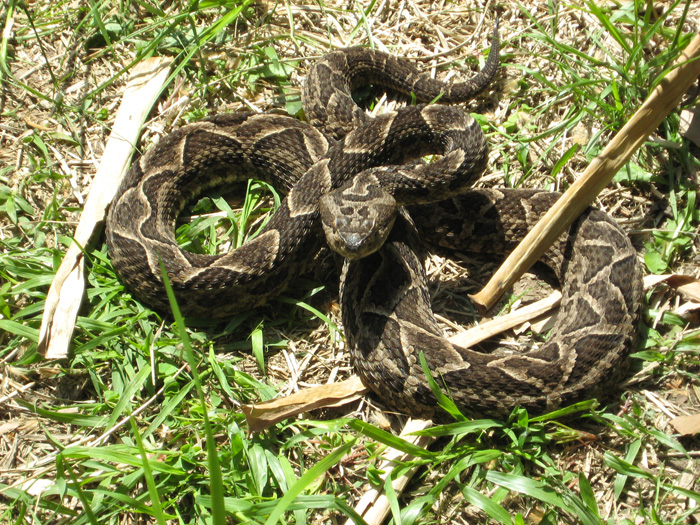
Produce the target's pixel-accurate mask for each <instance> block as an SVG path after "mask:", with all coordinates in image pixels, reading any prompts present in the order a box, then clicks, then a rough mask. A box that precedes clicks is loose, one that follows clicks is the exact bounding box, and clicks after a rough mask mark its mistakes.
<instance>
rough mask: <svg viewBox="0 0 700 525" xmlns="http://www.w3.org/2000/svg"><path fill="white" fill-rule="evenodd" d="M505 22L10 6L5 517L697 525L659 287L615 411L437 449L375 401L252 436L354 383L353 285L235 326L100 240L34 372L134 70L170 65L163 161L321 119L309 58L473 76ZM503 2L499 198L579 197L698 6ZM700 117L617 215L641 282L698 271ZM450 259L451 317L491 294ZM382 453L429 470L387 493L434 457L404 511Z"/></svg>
mask: <svg viewBox="0 0 700 525" xmlns="http://www.w3.org/2000/svg"><path fill="white" fill-rule="evenodd" d="M483 4H484V3H481V2H476V3H475V2H469V3H467V2H462V1H459V2H454V3H445V4H435V3H431V2H423V1H421V0H419V1H417V2H412V3H410V4H401V5H400V6H399V8H396V7H395V6H394V5H393V4H389V3H385V2H371V3H368V4H367V5H360V4H359V3H357V2H355V3H350V4H348V3H343V2H328V3H317V4H309V5H306V6H296V5H292V4H289V3H286V4H285V3H280V4H274V3H268V4H265V3H259V4H255V5H254V4H253V3H252V2H244V3H240V2H232V1H225V0H224V1H216V2H206V1H202V2H198V3H195V2H193V3H185V2H177V1H176V2H172V3H168V4H165V5H162V4H161V3H159V2H151V1H150V0H145V1H142V2H138V3H136V2H119V3H116V4H115V3H112V2H104V1H102V2H101V1H95V2H90V3H77V2H71V1H68V0H63V1H59V2H52V3H49V2H43V3H42V2H35V3H34V4H31V5H30V4H26V3H21V2H17V1H16V0H8V2H6V4H5V5H4V6H3V7H2V10H1V11H0V23H2V25H3V30H4V31H3V33H2V37H1V40H0V77H1V79H2V88H0V114H1V116H2V119H1V122H0V144H1V147H0V377H1V378H2V382H1V383H0V384H1V385H2V386H1V388H0V416H1V417H2V421H1V422H0V451H1V453H0V523H47V524H48V523H101V524H103V523H125V522H135V523H152V522H154V523H224V522H237V521H241V522H254V523H277V522H278V521H284V522H286V523H290V522H294V523H305V522H310V523H335V522H336V521H340V520H342V516H350V517H354V518H355V519H356V520H358V522H360V521H359V517H358V516H356V515H354V514H353V512H354V511H353V510H352V508H353V506H354V504H355V503H356V501H357V500H358V499H359V497H360V496H361V494H362V493H363V492H364V491H365V490H366V487H367V482H368V480H369V481H374V482H376V483H378V484H380V485H382V484H384V485H385V487H386V488H387V494H388V496H389V499H390V504H391V509H392V518H391V519H392V520H393V522H394V523H397V524H398V523H403V524H407V523H433V522H435V523H508V524H511V523H516V524H519V523H543V524H547V523H551V524H554V523H586V524H588V523H591V524H597V523H623V524H632V523H640V522H643V523H664V524H666V523H689V522H692V520H696V521H697V519H698V517H697V512H696V510H695V508H696V506H697V504H698V503H700V488H699V487H698V486H697V484H696V479H697V477H698V475H699V474H700V464H699V462H698V458H699V457H700V452H699V449H698V444H699V443H698V439H697V436H680V435H678V434H677V433H676V431H675V430H674V428H673V426H672V425H671V424H670V420H671V419H672V418H673V417H674V416H678V415H683V414H692V413H697V412H698V404H700V399H699V398H700V396H699V395H698V392H699V388H700V381H699V378H698V371H699V370H700V357H699V355H700V330H699V329H698V327H697V309H696V308H694V307H693V305H692V304H690V303H688V301H687V300H686V299H685V298H684V297H683V296H681V295H677V294H675V293H674V292H673V290H671V289H669V288H665V287H663V286H661V287H657V288H654V289H651V290H649V292H648V297H647V299H648V305H649V308H648V311H647V313H646V316H645V328H644V333H643V335H642V338H641V339H642V340H641V343H640V347H639V349H638V352H637V353H636V354H635V356H634V359H633V367H634V370H635V372H636V373H635V374H634V375H633V376H632V378H631V379H630V380H629V381H628V382H627V384H625V385H624V386H623V387H622V388H621V389H620V392H619V395H618V402H617V403H612V404H611V405H609V406H599V405H597V404H596V403H590V402H584V403H581V404H580V405H577V406H575V407H572V408H571V409H569V410H566V411H564V412H558V413H554V414H548V415H544V416H540V417H531V416H529V415H528V414H527V413H526V412H524V411H522V410H514V412H513V413H512V414H511V416H510V417H509V418H508V419H507V420H505V421H497V420H490V419H489V420H469V419H462V418H458V419H457V420H456V421H455V422H454V423H451V424H447V425H442V426H436V427H432V428H430V429H428V430H426V431H424V432H425V433H426V434H428V435H430V436H432V437H434V438H435V439H436V440H435V441H434V443H433V445H432V446H431V447H429V449H428V450H424V449H421V448H417V447H415V446H413V445H411V444H410V443H408V442H407V441H404V440H403V439H401V438H400V437H398V436H397V435H396V434H397V433H398V431H399V430H400V429H401V426H402V423H403V421H405V418H404V417H403V416H401V415H394V414H389V415H388V418H389V419H387V420H386V421H384V422H382V421H381V419H378V418H379V416H378V412H379V408H381V407H380V406H378V405H375V403H376V401H375V400H372V399H368V400H365V401H363V402H362V403H360V404H355V405H353V406H351V407H350V408H346V409H345V410H343V411H333V410H327V411H324V412H316V413H312V414H310V415H307V416H305V417H300V418H294V419H290V420H288V421H286V422H283V423H280V424H278V425H276V426H275V427H273V428H272V429H270V430H268V431H265V432H262V433H261V434H259V435H256V436H249V435H248V434H247V432H246V425H245V420H244V418H243V416H242V413H241V411H240V405H241V404H245V403H249V402H253V401H258V400H264V399H270V398H273V397H275V396H277V395H284V394H286V393H289V392H291V391H294V390H295V389H297V388H303V387H304V386H307V385H309V384H318V383H324V382H327V381H329V380H332V379H334V378H343V377H345V376H347V375H348V374H349V373H351V366H350V363H349V362H348V359H347V355H346V352H345V349H344V344H343V341H342V338H340V337H338V332H337V327H338V326H339V316H338V311H337V305H335V304H334V303H333V302H332V301H329V299H328V297H329V296H330V297H332V293H330V292H328V291H326V290H324V289H323V287H322V286H321V285H320V284H319V283H318V282H315V281H313V280H311V279H304V280H300V281H299V282H297V283H295V284H294V285H293V286H292V287H291V288H290V289H289V290H288V291H287V292H285V295H284V296H283V297H280V298H278V299H276V300H274V301H272V302H271V303H270V304H269V305H266V306H265V307H262V308H260V309H257V310H255V311H251V312H246V313H244V314H240V315H238V316H235V317H233V318H231V319H227V320H226V321H225V322H223V323H216V322H213V321H211V320H207V319H195V320H187V322H186V323H185V322H183V321H182V320H179V319H177V317H176V321H175V322H173V321H172V320H171V318H170V317H166V316H164V315H163V313H162V312H154V311H151V310H150V309H148V308H147V307H146V306H144V305H142V304H140V303H139V302H138V301H136V300H135V299H134V298H132V296H131V295H130V294H129V293H128V292H127V291H125V290H124V288H123V286H122V284H121V283H120V282H119V280H118V279H117V278H116V275H115V273H114V270H113V268H112V266H111V263H110V260H109V257H108V254H107V251H106V248H105V246H104V244H103V242H102V240H99V241H98V242H96V243H95V244H94V245H93V246H87V247H85V250H86V255H87V260H88V267H87V272H86V275H87V280H88V290H87V295H86V298H85V302H84V306H83V308H82V310H81V314H80V317H79V318H78V324H77V329H76V331H75V334H74V336H73V341H72V347H71V350H72V352H71V356H70V358H69V359H67V360H65V361H62V362H46V361H43V360H41V358H40V356H39V355H38V354H37V339H38V331H39V326H40V322H41V316H42V312H43V306H44V300H45V297H46V292H47V290H48V286H49V285H50V283H51V280H52V278H53V275H54V273H55V271H56V269H57V267H58V265H59V264H60V261H61V257H62V254H63V253H64V252H65V250H66V248H67V246H68V245H69V244H70V242H71V235H72V232H73V230H74V228H75V224H76V221H77V218H78V217H79V214H80V211H81V208H82V203H83V199H84V196H85V195H86V192H87V188H88V186H89V182H90V180H91V177H92V175H93V174H94V171H95V168H96V163H97V162H99V158H100V154H101V151H102V148H103V146H104V140H105V137H106V136H107V134H108V131H109V126H110V124H111V123H112V121H113V118H114V113H115V111H116V107H117V103H118V101H119V97H120V95H121V91H122V89H123V86H124V82H125V78H126V76H127V73H128V71H129V68H131V67H132V66H133V65H134V64H135V63H137V62H139V61H140V60H143V59H144V58H145V57H147V56H150V55H154V54H157V55H162V54H166V55H169V56H172V57H173V58H174V59H175V62H174V63H175V66H174V69H173V77H172V82H170V84H169V85H168V87H167V88H166V90H165V92H164V94H163V98H162V100H163V102H162V103H161V106H160V107H159V109H158V111H156V112H154V116H153V118H152V120H150V121H149V122H148V123H147V126H146V129H145V132H144V136H143V138H142V143H141V144H140V146H139V147H140V149H142V150H143V149H147V148H148V147H149V146H150V145H151V144H152V143H153V142H155V141H156V140H157V138H158V137H159V136H160V135H161V134H162V133H163V132H164V131H168V130H170V129H172V128H173V127H176V126H179V125H182V124H183V123H185V122H190V121H194V120H198V119H200V118H203V117H204V116H206V115H210V114H215V113H218V112H223V111H235V110H241V109H246V110H250V109H254V110H261V111H270V110H273V109H276V110H278V111H279V110H280V109H281V110H282V111H284V112H286V113H288V114H290V115H299V114H300V110H301V106H300V101H299V86H300V84H301V80H302V79H303V77H304V75H305V71H306V68H308V65H309V63H310V60H311V59H312V58H313V57H316V56H318V55H320V54H322V53H324V52H326V51H328V50H329V49H330V48H332V47H341V46H343V45H351V44H362V45H373V46H374V47H377V48H383V47H386V48H388V49H390V50H392V51H394V52H396V53H397V54H402V55H407V56H413V57H424V56H431V55H435V54H438V53H439V52H441V51H444V50H451V49H452V48H454V47H455V46H456V45H457V44H459V43H462V42H464V43H465V46H464V47H463V48H460V49H458V50H455V51H450V52H447V53H445V54H444V55H443V54H441V55H440V56H439V57H438V58H437V59H435V60H431V61H428V62H426V63H425V64H424V65H425V67H429V66H432V65H433V64H435V63H438V65H440V69H441V70H442V69H448V70H449V74H452V73H454V74H455V76H459V75H466V74H468V73H464V70H465V69H470V68H474V67H476V66H478V63H479V62H481V61H483V59H484V57H485V51H484V50H485V48H486V42H487V35H488V34H489V33H490V28H491V24H492V23H493V17H494V13H493V12H491V11H486V12H485V11H484V9H483ZM489 5H490V6H491V4H490V3H489ZM348 6H350V7H348ZM496 7H497V10H498V12H499V16H500V19H501V34H502V37H503V39H504V42H505V43H504V51H503V64H504V67H503V70H502V72H501V76H500V78H499V80H498V82H497V83H496V85H494V87H493V90H492V94H491V95H486V96H484V97H482V98H481V99H480V100H479V101H477V102H476V103H475V104H473V105H472V108H471V109H473V110H475V111H477V112H478V113H480V114H481V116H479V118H480V122H481V123H482V126H483V127H484V129H485V131H486V132H487V133H488V135H489V141H490V143H491V145H492V151H491V161H490V167H489V171H488V173H487V175H486V176H485V177H484V178H483V181H482V184H484V185H508V186H528V187H540V188H546V189H565V188H566V187H567V186H568V185H569V184H570V182H571V181H572V180H574V178H575V177H576V174H577V173H580V172H581V171H582V170H583V168H584V167H585V166H586V165H587V163H588V162H589V161H590V160H591V159H592V158H593V157H594V156H595V155H596V154H597V152H599V151H600V150H601V149H602V147H603V146H604V144H605V143H606V142H607V140H608V139H609V138H610V136H611V135H612V134H613V133H614V131H615V130H617V129H619V127H620V126H621V125H622V123H624V122H625V121H626V119H627V118H629V116H630V115H631V113H632V112H634V110H635V109H636V108H637V107H638V106H639V104H640V103H641V102H642V101H643V100H644V98H645V96H646V94H647V93H648V92H649V90H650V89H651V88H652V87H653V86H654V85H655V83H656V82H657V81H658V79H659V78H660V76H661V75H663V73H664V71H666V70H667V68H668V66H669V64H670V62H671V61H672V60H673V59H674V58H675V57H676V56H677V55H678V52H679V49H681V48H682V47H683V46H685V45H686V44H687V42H688V41H689V39H690V38H691V37H692V36H693V34H694V33H696V32H697V30H698V28H697V26H696V25H695V24H697V20H698V19H699V16H698V15H700V13H699V12H698V8H697V7H696V6H695V5H694V3H693V2H690V1H680V0H678V1H674V2H667V3H664V4H654V3H651V2H644V3H642V2H638V1H637V2H627V3H609V4H606V6H605V7H600V3H595V2H584V1H576V2H572V3H570V4H566V5H563V4H559V3H555V2H549V3H546V4H544V3H541V2H540V3H536V2H529V1H524V2H520V3H518V2H501V3H499V4H497V6H496ZM273 8H275V9H274V10H273ZM479 53H480V54H479ZM475 57H476V58H475ZM692 103H693V99H692V96H690V97H689V100H688V104H691V105H692ZM679 111H680V108H679V110H678V111H674V112H673V113H672V114H671V115H670V116H669V117H668V118H667V119H666V121H665V122H664V124H663V125H662V126H661V127H660V128H659V130H658V131H657V133H656V135H655V136H654V137H653V138H652V139H651V140H650V141H649V142H648V144H647V145H646V146H645V147H644V148H643V149H642V150H640V152H639V153H638V154H637V155H635V156H634V158H633V160H632V161H631V162H630V163H629V164H628V166H626V168H625V169H624V170H623V171H622V172H621V173H620V174H619V175H618V177H617V179H616V181H615V183H614V184H613V185H611V186H610V187H609V188H608V189H607V190H606V191H605V192H604V193H603V194H602V195H601V196H600V198H599V204H600V205H601V206H602V207H604V208H605V209H607V210H608V211H609V212H610V213H611V214H612V215H613V216H614V217H615V218H616V219H617V220H618V221H619V222H620V223H621V224H622V225H623V226H624V227H625V228H626V229H627V230H628V231H629V233H630V236H631V238H632V239H633V242H634V243H635V245H636V246H637V247H638V249H639V253H640V259H643V261H644V263H645V265H646V270H647V272H649V273H681V274H686V275H690V276H694V277H697V275H698V269H697V250H698V238H697V233H696V232H697V229H698V224H699V223H700V216H699V212H698V207H697V202H696V192H697V173H698V171H699V167H700V163H699V161H698V157H697V152H698V149H697V147H696V146H693V145H692V144H691V143H690V142H689V141H688V140H686V139H684V138H683V136H682V134H681V131H680V118H679ZM244 193H245V197H244V198H243V199H242V200H241V201H240V202H239V203H238V204H239V206H236V205H232V204H231V202H230V199H228V198H224V197H227V195H223V196H222V195H218V194H216V193H212V194H210V195H209V197H208V199H205V200H203V201H201V202H200V203H199V204H198V205H196V206H195V207H194V208H193V210H192V215H193V216H197V217H198V218H197V219H195V220H193V221H192V222H191V223H189V224H184V225H182V226H181V227H180V230H179V231H178V232H179V234H181V238H182V243H183V245H185V246H187V247H188V249H192V250H195V251H198V250H199V251H203V252H205V253H213V252H217V251H221V250H226V249H228V246H229V245H233V246H236V245H238V244H239V243H241V242H243V240H244V238H245V237H244V234H243V232H244V231H246V230H247V231H249V232H252V233H254V232H255V231H257V230H258V229H259V227H260V221H261V220H264V219H263V218H261V217H263V216H264V213H265V212H266V211H267V208H269V207H270V206H271V204H270V202H271V201H270V200H269V199H267V200H266V197H264V195H265V194H266V193H267V190H266V189H265V188H263V187H260V186H259V185H258V186H253V185H251V186H249V187H248V188H247V190H246V191H245V192H244ZM272 202H273V205H274V197H272ZM236 208H240V209H239V210H237V209H236ZM240 210H242V212H241V211H240ZM224 233H225V235H224ZM431 267H439V268H440V269H441V272H436V273H435V274H433V276H432V279H433V281H434V282H435V283H436V285H437V290H436V292H435V300H434V303H435V308H436V309H437V310H438V311H439V312H440V313H441V314H443V315H448V314H447V312H449V310H450V304H451V303H450V301H451V300H453V299H452V298H453V297H455V296H459V297H460V298H461V297H463V296H464V295H465V294H466V291H467V287H468V286H469V285H470V281H469V279H466V278H465V277H464V274H463V270H462V269H461V268H459V267H458V265H457V264H455V263H453V262H449V261H443V260H442V259H439V258H437V256H436V257H434V258H433V259H432V260H431ZM455 283H456V284H455ZM468 291H471V292H473V291H474V290H473V289H471V290H468ZM457 301H458V302H457V304H460V305H463V299H457ZM459 301H462V302H459ZM460 309H463V307H460ZM341 328H342V327H341ZM387 446H391V447H394V448H397V449H399V450H403V451H406V452H409V453H412V454H413V455H414V459H412V460H408V461H405V462H403V463H401V464H400V465H399V466H398V468H397V469H396V470H395V471H394V472H393V474H392V476H398V475H400V474H401V473H403V472H406V471H408V470H409V469H411V468H412V467H414V466H418V467H419V469H418V471H417V474H416V476H415V478H414V480H413V481H412V482H411V484H410V485H409V487H408V490H407V491H406V492H405V493H404V494H401V495H397V494H396V493H395V492H394V491H393V490H392V489H391V487H390V485H387V484H385V482H383V481H381V477H380V475H381V472H380V471H379V470H378V468H377V465H378V464H379V459H380V458H381V457H382V454H383V451H384V449H385V447H387Z"/></svg>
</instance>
